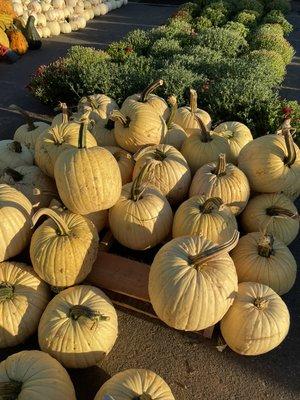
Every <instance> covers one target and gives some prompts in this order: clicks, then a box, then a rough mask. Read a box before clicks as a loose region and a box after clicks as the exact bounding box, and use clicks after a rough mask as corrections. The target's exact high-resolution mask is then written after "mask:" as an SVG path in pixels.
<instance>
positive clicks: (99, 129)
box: [90, 121, 117, 147]
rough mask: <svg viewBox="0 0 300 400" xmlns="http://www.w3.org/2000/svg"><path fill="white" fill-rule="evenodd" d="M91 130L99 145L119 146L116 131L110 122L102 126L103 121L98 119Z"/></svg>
mask: <svg viewBox="0 0 300 400" xmlns="http://www.w3.org/2000/svg"><path fill="white" fill-rule="evenodd" d="M110 122H112V121H110ZM112 125H113V123H112ZM109 128H111V129H109ZM90 131H91V132H92V134H93V136H94V138H95V139H96V141H97V145H98V146H104V147H105V146H117V142H116V138H115V131H114V129H113V128H112V126H110V125H109V123H107V124H106V125H105V126H102V122H99V121H97V122H95V123H94V124H92V126H91V127H90Z"/></svg>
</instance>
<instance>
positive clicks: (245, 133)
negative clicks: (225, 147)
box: [214, 121, 253, 164]
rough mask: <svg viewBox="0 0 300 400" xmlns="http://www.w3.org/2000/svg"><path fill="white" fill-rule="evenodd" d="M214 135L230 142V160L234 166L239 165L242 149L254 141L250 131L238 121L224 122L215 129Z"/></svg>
mask: <svg viewBox="0 0 300 400" xmlns="http://www.w3.org/2000/svg"><path fill="white" fill-rule="evenodd" d="M214 133H216V134H217V135H219V136H222V137H224V138H226V139H227V140H228V142H229V147H230V152H229V154H228V160H229V161H230V162H232V163H233V164H237V160H238V156H239V154H240V151H241V149H242V148H243V147H244V146H245V145H246V144H247V143H249V142H251V141H252V140H253V137H252V134H251V131H250V129H249V128H248V127H247V126H246V125H244V124H242V123H241V122H236V121H228V122H223V123H222V124H220V125H218V126H217V127H216V128H214Z"/></svg>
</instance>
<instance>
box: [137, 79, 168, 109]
mask: <svg viewBox="0 0 300 400" xmlns="http://www.w3.org/2000/svg"><path fill="white" fill-rule="evenodd" d="M163 84H164V81H163V80H162V79H158V80H157V81H155V82H153V83H151V84H150V85H149V86H148V87H146V89H145V90H144V91H143V92H142V94H141V102H142V103H145V102H146V101H147V100H148V98H149V94H151V93H153V92H154V91H155V90H156V89H157V88H159V87H160V86H162V85H163Z"/></svg>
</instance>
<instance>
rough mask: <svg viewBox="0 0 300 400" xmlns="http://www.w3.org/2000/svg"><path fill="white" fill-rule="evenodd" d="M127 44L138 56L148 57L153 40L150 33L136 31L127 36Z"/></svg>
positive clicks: (140, 30)
mask: <svg viewBox="0 0 300 400" xmlns="http://www.w3.org/2000/svg"><path fill="white" fill-rule="evenodd" d="M124 40H125V42H126V43H127V45H128V47H131V48H132V49H133V51H134V52H135V53H137V54H141V55H146V54H147V53H148V52H149V49H150V47H151V39H150V35H149V32H148V31H143V30H142V29H135V30H134V31H131V32H129V33H128V34H127V35H126V36H125V39H124Z"/></svg>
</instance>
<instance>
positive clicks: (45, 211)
mask: <svg viewBox="0 0 300 400" xmlns="http://www.w3.org/2000/svg"><path fill="white" fill-rule="evenodd" d="M43 215H47V216H48V217H50V218H51V219H52V221H54V222H55V224H56V226H57V228H58V234H59V235H60V236H67V235H69V233H70V229H69V227H68V225H67V224H66V222H65V220H64V219H63V218H62V217H61V215H60V214H58V213H57V212H56V211H55V210H54V209H51V208H41V209H40V210H38V211H37V212H36V213H35V214H34V216H33V217H32V226H33V227H34V226H35V224H36V223H37V221H38V219H39V218H40V217H42V216H43Z"/></svg>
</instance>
